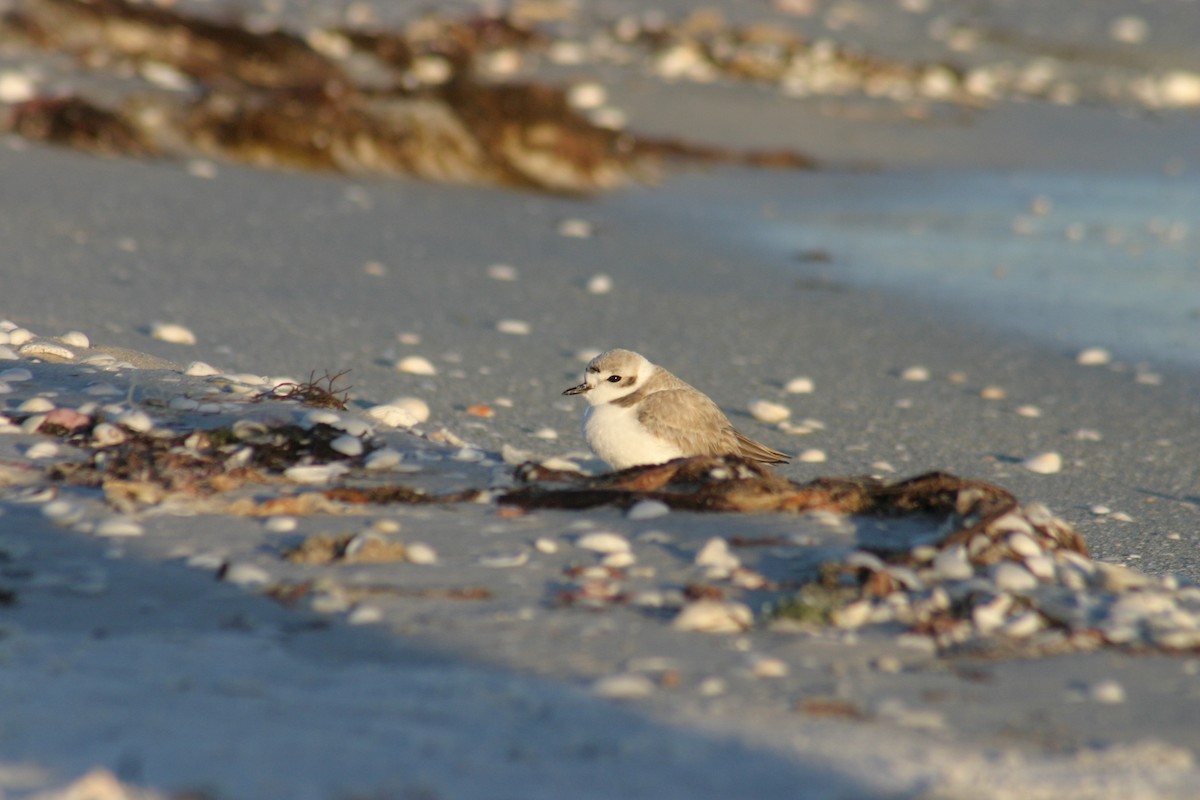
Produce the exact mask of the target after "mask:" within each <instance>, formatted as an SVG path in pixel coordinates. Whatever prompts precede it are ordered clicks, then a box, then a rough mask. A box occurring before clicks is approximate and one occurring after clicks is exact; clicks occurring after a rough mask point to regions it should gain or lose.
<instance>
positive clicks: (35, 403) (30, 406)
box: [17, 397, 54, 414]
mask: <svg viewBox="0 0 1200 800" xmlns="http://www.w3.org/2000/svg"><path fill="white" fill-rule="evenodd" d="M53 410H54V403H52V402H51V401H50V400H49V399H48V398H45V397H31V398H29V399H28V400H26V401H25V402H24V403H21V405H19V406H17V411H26V412H29V413H32V414H44V413H46V412H47V411H53Z"/></svg>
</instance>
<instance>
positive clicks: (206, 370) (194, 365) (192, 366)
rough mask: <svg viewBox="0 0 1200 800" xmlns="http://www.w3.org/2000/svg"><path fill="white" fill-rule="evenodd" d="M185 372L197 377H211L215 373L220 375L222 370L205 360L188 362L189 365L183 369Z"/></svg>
mask: <svg viewBox="0 0 1200 800" xmlns="http://www.w3.org/2000/svg"><path fill="white" fill-rule="evenodd" d="M183 374H185V375H191V376H193V377H196V378H209V377H212V376H214V375H220V374H221V370H219V369H217V368H216V367H214V366H212V365H211V364H206V363H204V362H203V361H192V362H190V363H188V365H187V367H186V368H185V369H184V370H183Z"/></svg>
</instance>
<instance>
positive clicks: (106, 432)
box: [92, 422, 129, 447]
mask: <svg viewBox="0 0 1200 800" xmlns="http://www.w3.org/2000/svg"><path fill="white" fill-rule="evenodd" d="M128 438H129V436H128V434H126V433H125V431H123V430H121V429H120V428H118V427H117V426H116V425H112V424H110V423H108V422H101V423H100V424H99V425H97V426H96V427H94V428H92V444H93V446H95V447H112V446H113V445H118V444H120V443H121V442H123V441H125V440H126V439H128Z"/></svg>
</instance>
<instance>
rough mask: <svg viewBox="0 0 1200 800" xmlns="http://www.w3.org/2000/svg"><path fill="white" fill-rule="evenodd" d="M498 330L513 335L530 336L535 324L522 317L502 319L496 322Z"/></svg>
mask: <svg viewBox="0 0 1200 800" xmlns="http://www.w3.org/2000/svg"><path fill="white" fill-rule="evenodd" d="M496 330H498V331H499V332H500V333H508V334H512V335H513V336H528V335H529V334H530V333H532V332H533V326H531V325H530V324H529V323H528V322H525V321H524V320H520V319H502V320H500V321H499V322H497V323H496Z"/></svg>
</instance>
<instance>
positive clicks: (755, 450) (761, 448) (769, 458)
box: [733, 431, 791, 464]
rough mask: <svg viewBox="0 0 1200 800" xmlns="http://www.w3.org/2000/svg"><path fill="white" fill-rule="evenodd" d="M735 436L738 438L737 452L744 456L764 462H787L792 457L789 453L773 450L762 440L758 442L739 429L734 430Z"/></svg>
mask: <svg viewBox="0 0 1200 800" xmlns="http://www.w3.org/2000/svg"><path fill="white" fill-rule="evenodd" d="M733 436H734V438H735V439H737V444H738V449H737V454H738V455H740V456H742V457H743V458H749V459H751V460H753V461H761V462H762V463H764V464H786V463H788V459H789V458H791V456H789V455H788V454H787V453H781V452H779V451H778V450H772V449H771V448H770V447H767V446H766V445H765V444H763V443H762V442H756V441H754V440H753V439H751V438H749V437H747V436H745V435H744V434H742V433H739V432H738V431H734V432H733Z"/></svg>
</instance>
